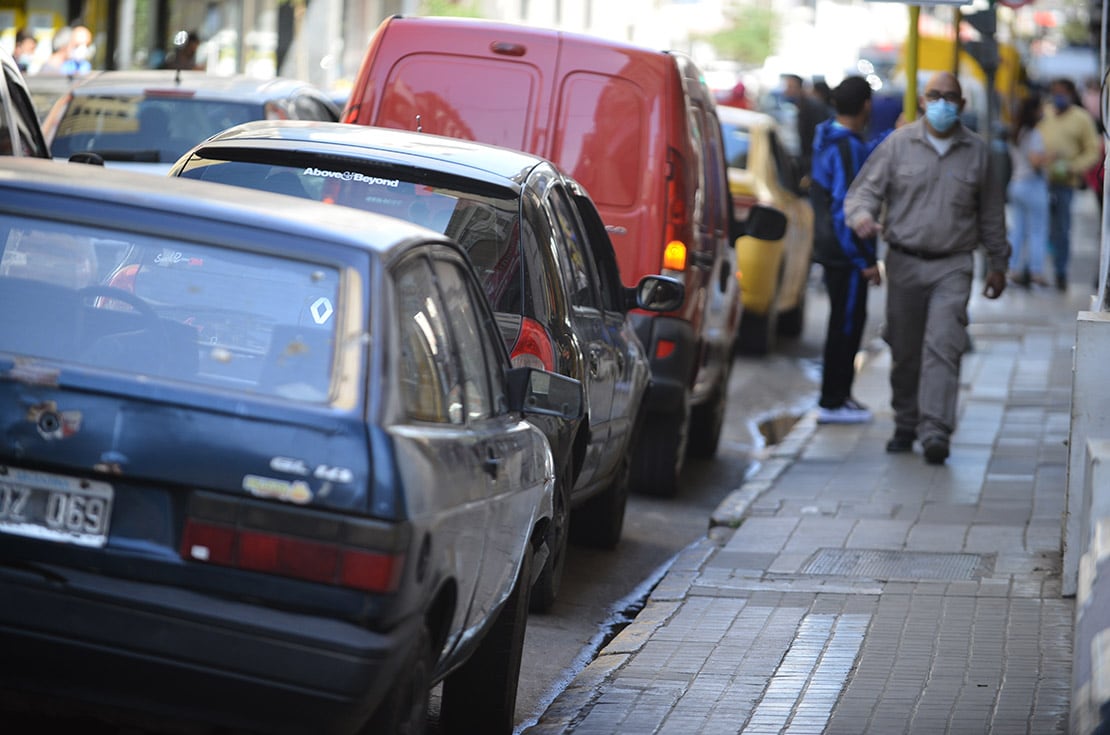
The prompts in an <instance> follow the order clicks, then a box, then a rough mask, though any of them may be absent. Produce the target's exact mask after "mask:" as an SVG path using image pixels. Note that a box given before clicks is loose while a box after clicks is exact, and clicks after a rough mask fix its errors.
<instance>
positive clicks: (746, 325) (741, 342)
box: [736, 309, 776, 357]
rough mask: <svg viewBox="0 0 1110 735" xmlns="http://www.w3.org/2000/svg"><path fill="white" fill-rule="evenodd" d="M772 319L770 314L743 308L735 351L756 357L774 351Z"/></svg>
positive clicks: (773, 325)
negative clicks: (757, 312)
mask: <svg viewBox="0 0 1110 735" xmlns="http://www.w3.org/2000/svg"><path fill="white" fill-rule="evenodd" d="M770 313H771V314H773V313H774V312H770ZM773 321H775V320H773V319H772V318H771V317H770V314H756V313H755V312H754V311H750V310H748V309H745V310H744V314H743V315H742V316H741V317H740V330H739V333H738V334H737V335H736V351H737V352H738V353H739V354H741V355H751V356H757V357H759V356H763V355H766V354H769V353H771V352H774V349H775V329H776V327H775V324H773V323H772V322H773Z"/></svg>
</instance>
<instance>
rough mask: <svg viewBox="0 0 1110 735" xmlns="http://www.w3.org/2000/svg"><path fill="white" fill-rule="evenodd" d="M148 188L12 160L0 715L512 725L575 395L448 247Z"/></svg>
mask: <svg viewBox="0 0 1110 735" xmlns="http://www.w3.org/2000/svg"><path fill="white" fill-rule="evenodd" d="M93 172H95V175H89V174H91V173H93ZM78 174H83V175H78ZM150 181H151V179H150V177H149V176H145V175H142V174H134V173H128V172H120V171H112V170H104V169H88V168H79V167H78V165H77V164H66V163H58V162H51V161H32V160H28V159H7V161H2V162H0V600H3V601H4V602H3V604H0V651H3V656H2V658H3V661H4V665H3V666H0V702H2V701H8V700H6V699H5V698H4V696H3V695H5V694H6V693H8V692H16V693H18V698H19V700H20V701H28V698H29V700H30V701H34V700H35V698H42V699H41V701H43V702H45V705H46V706H47V707H49V708H50V710H51V711H54V712H57V711H59V709H62V708H64V706H65V705H67V704H70V703H73V702H76V703H78V704H79V705H80V706H82V707H95V708H97V712H98V713H102V714H104V715H106V716H111V717H114V718H121V719H127V720H129V719H132V718H131V716H130V714H131V713H132V712H139V713H144V714H145V715H147V716H148V717H154V718H158V719H159V720H160V721H161V724H165V723H172V724H175V725H176V724H181V723H187V722H193V721H201V722H204V723H215V724H219V725H223V726H227V727H232V728H237V729H238V728H242V729H248V730H251V731H263V732H297V733H303V732H314V733H315V732H328V733H353V732H356V731H362V730H361V728H363V727H364V726H366V725H367V721H368V719H369V721H370V726H371V731H374V732H398V731H403V732H419V731H420V730H421V728H422V724H423V721H424V717H425V712H426V707H427V704H428V698H429V690H430V687H431V686H432V685H433V684H435V683H436V682H438V681H441V680H442V681H444V684H445V686H444V695H443V712H442V715H441V716H442V718H443V719H444V721H445V723H448V724H450V725H452V726H453V727H455V728H456V729H458V731H460V732H483V733H509V732H510V731H511V730H512V726H513V710H514V703H515V696H516V682H517V675H518V672H519V669H520V663H521V650H522V645H523V639H524V632H525V625H526V620H527V615H526V612H527V608H528V603H529V594H530V590H531V581H532V571H531V568H532V567H531V560H532V558H533V554H534V553H535V552H540V551H542V550H543V545H544V540H545V530H546V529H547V528H548V527H549V526H550V525H551V523H552V512H553V505H552V495H553V492H554V486H555V477H554V462H553V459H552V455H551V451H550V448H549V445H548V442H547V440H546V438H545V437H544V436H543V434H542V432H540V431H539V430H538V429H537V428H536V427H535V426H534V425H533V424H531V423H530V422H529V421H527V420H526V417H530V416H535V415H539V414H550V415H552V416H554V417H556V418H560V419H565V420H576V419H577V418H578V417H579V415H580V412H581V395H582V392H581V386H580V384H579V383H578V382H577V381H575V380H572V379H570V378H566V377H564V376H560V375H556V374H554V373H551V372H545V371H542V370H537V369H534V368H530V367H524V368H512V367H511V366H510V363H509V357H508V354H507V353H506V351H505V349H504V346H503V344H502V340H501V337H500V334H499V332H498V327H497V324H496V321H495V319H494V316H493V313H492V312H491V310H490V308H489V304H488V301H487V299H486V297H485V295H484V294H483V292H482V287H481V285H480V284H479V283H478V281H477V279H476V278H475V277H474V274H473V271H472V269H471V267H470V264H469V262H468V261H467V259H466V255H465V253H464V252H463V251H462V250H461V249H460V248H459V247H458V245H457V244H455V243H453V242H452V241H450V240H449V239H447V238H445V237H443V236H441V235H438V234H437V233H434V232H432V231H430V230H427V229H424V228H420V227H416V226H413V225H411V224H409V223H405V222H401V221H399V220H394V219H391V218H385V217H378V216H374V215H370V214H366V213H363V212H357V211H355V210H351V209H347V208H340V207H328V206H325V205H323V204H318V203H315V202H309V201H292V200H290V199H288V198H285V197H277V196H275V195H272V194H264V193H260V192H251V191H238V192H236V196H235V197H228V196H227V194H228V191H229V189H227V188H226V187H217V186H214V185H204V184H199V183H197V182H192V181H179V180H170V179H165V180H163V181H162V182H161V183H160V184H159V185H158V186H157V187H152V186H151V185H150ZM109 706H110V707H112V708H113V709H112V710H107V709H105V708H106V707H109ZM114 708H119V709H118V710H116V709H114ZM125 713H126V715H127V716H125ZM5 721H6V722H7V721H8V719H7V718H5ZM151 721H154V720H151ZM406 728H407V729H406Z"/></svg>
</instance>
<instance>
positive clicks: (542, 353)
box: [511, 317, 555, 371]
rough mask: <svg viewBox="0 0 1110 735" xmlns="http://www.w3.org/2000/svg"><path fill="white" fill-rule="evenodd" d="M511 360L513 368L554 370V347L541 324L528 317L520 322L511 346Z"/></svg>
mask: <svg viewBox="0 0 1110 735" xmlns="http://www.w3.org/2000/svg"><path fill="white" fill-rule="evenodd" d="M511 358H512V364H513V367H533V368H537V369H540V370H549V371H553V370H555V345H554V344H552V342H551V337H550V335H548V333H547V330H546V329H544V328H543V325H542V324H540V323H539V322H537V321H536V320H535V319H529V318H528V317H523V318H522V319H521V320H520V333H519V334H518V335H517V338H516V344H514V345H513V350H512V355H511Z"/></svg>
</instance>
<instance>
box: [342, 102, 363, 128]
mask: <svg viewBox="0 0 1110 735" xmlns="http://www.w3.org/2000/svg"><path fill="white" fill-rule="evenodd" d="M359 107H361V105H357V104H352V105H351V106H350V107H348V108H347V112H346V114H345V115H343V119H341V120H340V121H339V122H345V123H348V124H354V123H357V122H358V109H359Z"/></svg>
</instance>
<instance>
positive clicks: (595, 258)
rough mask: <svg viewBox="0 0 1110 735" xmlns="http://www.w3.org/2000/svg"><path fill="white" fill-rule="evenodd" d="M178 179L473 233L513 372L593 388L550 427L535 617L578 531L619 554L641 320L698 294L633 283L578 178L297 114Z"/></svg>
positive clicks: (638, 392)
mask: <svg viewBox="0 0 1110 735" xmlns="http://www.w3.org/2000/svg"><path fill="white" fill-rule="evenodd" d="M171 175H177V176H183V177H186V178H193V179H201V180H205V181H213V182H219V183H224V184H233V185H236V186H245V187H250V188H256V189H264V190H267V191H273V192H279V193H284V194H290V195H293V196H298V197H306V198H309V199H315V200H318V201H327V202H332V203H335V204H340V205H344V206H349V207H357V208H359V209H363V210H367V211H373V212H378V213H383V214H389V215H391V216H395V217H400V218H402V219H406V220H410V221H412V222H416V223H419V224H422V225H424V226H426V227H430V228H432V229H434V230H436V231H437V232H442V233H445V234H447V235H448V236H450V237H451V238H453V239H455V240H457V241H458V242H459V243H460V244H461V245H462V246H463V248H464V249H465V250H466V251H467V253H468V255H469V257H470V260H471V262H472V263H473V265H474V268H475V271H476V272H477V274H478V276H479V279H480V280H481V282H482V284H483V286H484V288H485V291H486V295H487V296H488V297H489V299H490V303H491V304H492V305H493V309H494V312H495V313H496V315H497V319H498V322H499V324H500V326H501V333H502V336H503V338H504V340H505V344H506V347H507V348H508V349H509V352H510V354H511V356H512V360H513V363H514V364H516V365H533V366H535V367H542V368H544V369H547V370H553V371H555V372H558V373H561V374H564V375H568V376H570V377H573V378H575V379H577V380H580V381H581V382H582V384H583V390H584V392H585V395H586V417H585V420H584V421H583V422H582V423H581V424H580V425H569V424H567V423H566V422H558V421H553V420H550V419H548V418H544V417H540V418H539V419H537V423H538V424H539V425H540V426H541V428H543V430H544V432H545V434H546V435H547V436H548V439H549V441H550V442H551V445H552V451H553V452H554V453H555V461H556V470H557V475H558V477H559V485H558V487H557V489H556V494H555V519H556V522H555V524H553V526H552V528H551V530H550V536H551V538H550V539H549V543H548V546H549V548H550V549H551V551H552V555H551V556H550V557H549V558H548V559H547V560H546V561H545V564H544V567H543V571H542V572H541V574H540V576H539V579H538V581H537V584H536V589H535V590H534V592H533V608H534V609H536V610H541V611H542V610H546V609H548V608H549V607H550V606H551V605H552V604H553V603H554V601H555V597H556V595H557V593H558V589H559V585H560V580H561V576H562V569H563V563H564V559H565V553H564V549H565V547H566V541H567V538H568V537H569V536H570V535H571V534H572V533H573V535H574V536H575V537H577V538H578V539H581V540H582V541H584V542H586V543H588V544H591V545H594V546H600V547H604V548H613V547H614V546H616V545H617V542H618V541H619V539H620V536H621V529H622V526H623V522H624V510H625V505H626V500H627V495H628V479H629V466H630V461H631V454H630V449H631V447H632V446H633V444H634V441H635V437H636V431H637V427H638V425H639V421H640V407H641V405H642V402H643V396H644V392H645V390H646V388H647V385H648V381H649V378H650V375H649V372H650V364H649V362H648V360H647V357H646V356H645V354H644V350H643V347H642V346H641V344H640V340H639V339H638V338H637V336H636V333H635V330H634V328H633V326H632V323H631V321H630V320H629V319H628V318H627V316H628V312H629V310H630V309H631V308H632V307H636V306H639V307H641V308H646V309H650V310H654V311H665V310H667V309H668V308H674V306H675V305H676V304H678V303H681V299H682V290H681V285H680V284H678V282H677V281H674V280H673V279H668V278H665V277H662V276H646V277H645V278H644V279H643V280H642V281H641V282H640V284H639V288H638V289H635V290H634V289H631V288H626V287H624V286H623V285H622V284H621V279H620V274H619V272H618V270H617V262H616V257H615V255H614V253H613V249H612V245H611V243H610V242H609V237H608V235H607V234H606V232H605V226H604V224H602V221H601V217H600V215H598V213H597V210H596V209H595V208H594V205H593V202H592V201H591V200H590V198H589V196H588V195H587V194H586V192H585V191H584V190H583V189H582V188H581V187H580V186H579V185H578V184H577V183H576V182H575V181H573V180H572V179H570V178H569V177H567V176H566V175H565V174H563V173H562V172H561V171H560V170H559V169H558V168H556V167H555V166H554V164H552V163H550V162H548V161H546V160H544V159H542V158H539V157H537V156H533V155H530V154H526V153H521V152H519V151H512V150H509V149H506V148H498V147H494V146H488V145H483V144H480V143H473V142H470V141H463V140H457V139H454V138H445V137H441V136H436V135H425V134H419V133H408V132H403V131H397V130H385V129H381V128H371V127H367V126H363V125H344V124H338V123H337V124H308V123H298V122H293V121H275V122H254V123H247V124H244V125H240V126H236V127H234V128H231V129H229V130H226V131H224V132H223V133H220V134H219V135H216V136H214V137H213V138H211V139H209V140H207V141H205V142H204V143H201V144H199V145H197V146H196V147H195V148H194V149H193V150H192V151H190V152H189V153H188V154H187V155H186V156H183V157H182V158H181V159H180V160H179V161H178V163H177V164H176V165H175V166H174V167H173V169H172V170H171ZM641 294H643V295H649V296H650V298H638V296H639V295H641ZM572 508H573V509H575V513H574V517H573V521H572V520H571V517H570V516H571V509H572Z"/></svg>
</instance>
